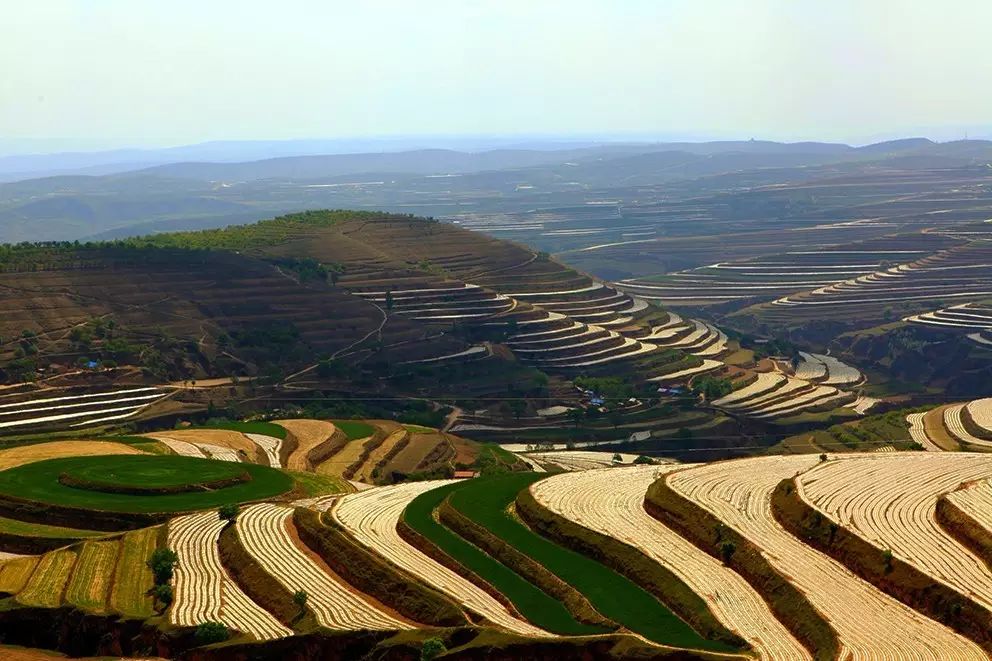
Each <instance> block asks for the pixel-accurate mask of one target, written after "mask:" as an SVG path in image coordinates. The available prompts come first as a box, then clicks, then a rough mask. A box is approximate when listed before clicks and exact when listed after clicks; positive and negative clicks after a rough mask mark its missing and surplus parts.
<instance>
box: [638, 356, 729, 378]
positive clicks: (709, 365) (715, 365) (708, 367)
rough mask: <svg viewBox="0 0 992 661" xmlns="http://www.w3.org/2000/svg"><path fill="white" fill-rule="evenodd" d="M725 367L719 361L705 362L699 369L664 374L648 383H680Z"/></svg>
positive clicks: (691, 368)
mask: <svg viewBox="0 0 992 661" xmlns="http://www.w3.org/2000/svg"><path fill="white" fill-rule="evenodd" d="M721 367H723V363H721V362H720V361H719V360H709V359H705V360H703V363H702V365H699V366H697V367H688V368H686V369H684V370H678V371H676V372H669V373H668V374H662V375H661V376H654V377H651V378H650V379H648V381H651V382H654V383H661V382H667V381H679V380H685V379H688V378H689V377H692V376H696V375H697V374H705V373H706V372H712V371H714V370H718V369H720V368H721Z"/></svg>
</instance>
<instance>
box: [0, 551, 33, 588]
mask: <svg viewBox="0 0 992 661" xmlns="http://www.w3.org/2000/svg"><path fill="white" fill-rule="evenodd" d="M38 561H39V556H36V555H26V556H23V557H20V558H10V559H8V560H4V561H3V562H2V563H0V592H2V593H4V594H17V593H18V592H20V591H21V590H23V589H24V586H25V585H26V584H27V582H28V580H29V579H30V578H31V574H32V573H34V568H35V566H37V564H38Z"/></svg>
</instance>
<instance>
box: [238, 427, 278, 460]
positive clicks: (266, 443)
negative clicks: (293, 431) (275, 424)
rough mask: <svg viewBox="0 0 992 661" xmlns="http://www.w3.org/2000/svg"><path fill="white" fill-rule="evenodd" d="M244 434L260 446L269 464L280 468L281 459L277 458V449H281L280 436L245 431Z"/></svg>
mask: <svg viewBox="0 0 992 661" xmlns="http://www.w3.org/2000/svg"><path fill="white" fill-rule="evenodd" d="M245 436H247V437H248V438H250V439H251V440H252V441H254V442H255V445H257V446H258V447H260V448H262V451H264V452H265V457H266V459H268V460H269V466H272V467H273V468H282V461H281V460H280V459H279V450H281V449H282V439H281V438H276V437H275V436H267V435H265V434H252V433H246V434H245Z"/></svg>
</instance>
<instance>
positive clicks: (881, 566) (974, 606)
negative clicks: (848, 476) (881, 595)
mask: <svg viewBox="0 0 992 661" xmlns="http://www.w3.org/2000/svg"><path fill="white" fill-rule="evenodd" d="M772 514H773V515H774V516H775V519H776V520H777V521H778V522H779V523H780V524H782V526H783V527H784V528H785V529H786V530H788V531H789V532H791V533H792V534H793V535H795V536H796V537H798V538H799V539H801V540H802V541H803V542H804V543H806V544H809V545H810V546H812V547H813V548H815V549H819V550H820V551H822V552H824V553H826V554H827V555H829V556H831V557H832V558H834V559H835V560H837V561H838V562H840V563H841V564H843V565H844V566H845V567H847V568H848V569H850V570H851V571H852V572H854V573H855V574H857V575H858V576H860V577H861V578H863V579H864V580H866V581H868V582H869V583H871V584H872V585H874V586H875V587H877V588H878V589H880V590H881V591H883V592H885V593H887V594H889V595H890V596H892V597H894V598H896V599H898V600H899V601H901V602H903V603H904V604H906V605H907V606H909V607H911V608H915V609H916V610H918V611H919V612H921V613H923V614H924V615H926V616H927V617H931V618H933V619H935V620H937V621H938V622H941V623H943V624H945V625H946V626H948V627H950V628H951V629H954V630H955V631H957V632H958V633H960V634H961V635H963V636H965V637H967V638H970V639H971V640H973V641H975V642H976V643H978V644H979V645H981V646H982V648H983V649H984V650H985V651H986V652H989V651H992V631H989V628H988V622H989V621H990V619H992V612H989V611H988V610H987V609H986V608H984V607H982V606H981V605H979V604H978V603H976V602H975V601H972V600H971V599H968V598H967V597H965V596H964V595H962V594H961V593H959V592H958V591H956V590H954V589H953V588H950V587H948V586H947V585H945V584H943V583H941V582H940V581H938V580H936V579H934V578H932V577H930V576H929V575H927V574H925V573H923V572H921V571H920V570H919V569H917V568H916V567H914V566H913V565H911V564H909V563H907V562H905V561H903V560H900V559H898V558H895V557H893V555H892V552H891V551H888V550H882V549H880V548H878V547H877V546H875V545H873V544H871V543H870V542H868V541H866V540H865V539H863V538H862V537H860V536H859V535H857V534H856V533H853V532H851V531H850V530H848V529H847V528H845V527H844V526H841V525H838V524H837V523H836V522H834V521H831V520H830V519H829V518H828V517H826V516H824V515H823V514H822V513H821V512H819V511H818V510H816V509H815V508H814V507H812V506H811V505H809V504H808V503H807V502H806V501H804V500H803V499H802V497H800V495H799V492H798V491H797V489H796V482H795V480H794V479H785V480H782V481H781V482H780V483H779V484H778V486H777V487H776V488H775V491H774V493H772Z"/></svg>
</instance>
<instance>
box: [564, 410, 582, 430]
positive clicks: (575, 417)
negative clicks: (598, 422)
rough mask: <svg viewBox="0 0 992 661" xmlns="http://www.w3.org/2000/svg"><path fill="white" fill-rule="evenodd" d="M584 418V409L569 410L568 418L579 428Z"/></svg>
mask: <svg viewBox="0 0 992 661" xmlns="http://www.w3.org/2000/svg"><path fill="white" fill-rule="evenodd" d="M584 416H585V414H584V413H583V412H582V409H578V408H576V409H569V410H568V418H569V419H570V420H571V421H572V423H573V424H574V425H575V426H576V427H578V426H579V423H580V422H582V418H583V417H584Z"/></svg>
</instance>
